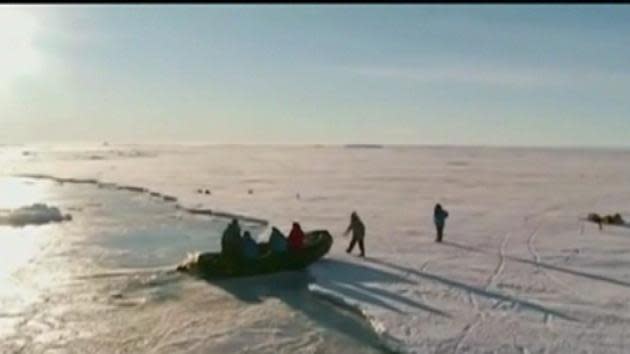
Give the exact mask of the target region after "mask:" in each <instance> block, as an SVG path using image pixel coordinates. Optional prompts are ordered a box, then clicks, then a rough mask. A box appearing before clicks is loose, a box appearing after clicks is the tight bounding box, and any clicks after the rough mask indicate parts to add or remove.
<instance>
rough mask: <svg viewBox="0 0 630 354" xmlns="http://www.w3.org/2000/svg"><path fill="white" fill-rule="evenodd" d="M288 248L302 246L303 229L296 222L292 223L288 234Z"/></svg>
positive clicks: (295, 248)
mask: <svg viewBox="0 0 630 354" xmlns="http://www.w3.org/2000/svg"><path fill="white" fill-rule="evenodd" d="M288 241H289V250H292V251H293V250H299V249H301V248H302V247H304V231H302V227H300V224H298V223H297V222H294V223H293V228H292V229H291V233H290V234H289V239H288Z"/></svg>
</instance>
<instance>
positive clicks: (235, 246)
mask: <svg viewBox="0 0 630 354" xmlns="http://www.w3.org/2000/svg"><path fill="white" fill-rule="evenodd" d="M241 248H242V238H241V226H240V225H239V224H238V220H236V219H232V222H231V223H230V224H229V225H228V227H227V228H226V229H225V231H223V237H221V254H222V255H223V256H224V257H225V258H226V259H230V260H236V259H238V258H239V256H240V253H241Z"/></svg>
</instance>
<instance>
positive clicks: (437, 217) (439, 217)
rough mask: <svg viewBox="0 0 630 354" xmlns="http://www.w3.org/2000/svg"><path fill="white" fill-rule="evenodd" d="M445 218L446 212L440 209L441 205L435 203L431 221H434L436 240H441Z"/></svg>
mask: <svg viewBox="0 0 630 354" xmlns="http://www.w3.org/2000/svg"><path fill="white" fill-rule="evenodd" d="M446 218H448V212H447V211H446V210H444V209H442V205H440V203H438V204H435V208H434V209H433V222H434V223H435V228H436V229H437V238H436V239H435V241H436V242H442V235H443V232H444V224H445V223H446Z"/></svg>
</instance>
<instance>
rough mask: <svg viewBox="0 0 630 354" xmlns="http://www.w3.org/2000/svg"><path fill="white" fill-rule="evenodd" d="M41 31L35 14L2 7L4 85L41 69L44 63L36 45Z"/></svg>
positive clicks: (1, 77)
mask: <svg viewBox="0 0 630 354" xmlns="http://www.w3.org/2000/svg"><path fill="white" fill-rule="evenodd" d="M37 29H38V23H37V18H36V17H35V16H34V15H33V14H31V13H29V12H27V11H25V10H24V9H19V8H15V7H10V6H0V85H6V83H7V81H9V80H11V79H14V78H16V77H19V76H21V75H32V74H35V73H36V72H37V71H38V70H39V68H40V65H41V60H40V56H39V54H38V52H37V50H36V48H35V46H34V43H33V42H34V38H35V34H36V32H37Z"/></svg>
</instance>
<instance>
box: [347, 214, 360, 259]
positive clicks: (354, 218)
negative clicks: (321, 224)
mask: <svg viewBox="0 0 630 354" xmlns="http://www.w3.org/2000/svg"><path fill="white" fill-rule="evenodd" d="M350 231H352V240H351V241H350V245H348V249H346V253H350V252H352V250H353V249H354V245H355V244H357V243H358V244H359V250H361V255H360V257H365V248H364V246H363V238H364V237H365V225H363V222H362V221H361V219H359V215H358V214H357V212H356V211H353V212H352V214H350V225H349V226H348V228H347V229H346V231H345V232H344V233H343V235H344V236H347V235H348V233H349V232H350Z"/></svg>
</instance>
